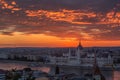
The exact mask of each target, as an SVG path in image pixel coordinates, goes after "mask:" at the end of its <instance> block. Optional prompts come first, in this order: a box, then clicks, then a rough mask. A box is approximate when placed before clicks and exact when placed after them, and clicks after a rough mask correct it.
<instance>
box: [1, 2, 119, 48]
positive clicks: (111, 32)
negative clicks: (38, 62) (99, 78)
mask: <svg viewBox="0 0 120 80" xmlns="http://www.w3.org/2000/svg"><path fill="white" fill-rule="evenodd" d="M79 41H82V44H83V46H86V47H87V46H89V47H90V46H120V0H0V47H16V46H17V47H69V46H70V47H74V46H76V45H77V44H78V42H79Z"/></svg>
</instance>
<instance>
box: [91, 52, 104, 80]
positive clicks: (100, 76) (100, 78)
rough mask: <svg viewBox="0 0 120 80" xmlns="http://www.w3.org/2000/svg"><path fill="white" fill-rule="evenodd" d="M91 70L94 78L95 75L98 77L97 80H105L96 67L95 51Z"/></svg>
mask: <svg viewBox="0 0 120 80" xmlns="http://www.w3.org/2000/svg"><path fill="white" fill-rule="evenodd" d="M93 70H94V72H93V75H94V76H95V75H99V80H105V77H104V76H103V75H102V73H101V71H100V68H99V66H98V64H97V59H96V51H95V53H94V66H93ZM97 78H98V77H97ZM97 78H95V80H96V79H97Z"/></svg>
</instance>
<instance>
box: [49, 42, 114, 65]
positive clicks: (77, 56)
mask: <svg viewBox="0 0 120 80" xmlns="http://www.w3.org/2000/svg"><path fill="white" fill-rule="evenodd" d="M94 54H98V53H97V52H95V51H93V52H89V51H85V50H84V48H83V46H82V45H81V43H79V45H78V46H77V47H76V48H75V49H69V50H68V52H67V53H63V55H61V56H49V59H50V61H51V62H50V63H51V64H59V65H73V66H93V62H94ZM97 62H98V65H99V66H107V65H112V64H113V58H112V56H111V55H110V54H107V55H106V54H105V55H101V56H97Z"/></svg>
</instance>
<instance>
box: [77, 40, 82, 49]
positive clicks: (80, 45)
mask: <svg viewBox="0 0 120 80" xmlns="http://www.w3.org/2000/svg"><path fill="white" fill-rule="evenodd" d="M77 48H78V49H83V47H82V43H81V40H80V41H79V45H78V47H77Z"/></svg>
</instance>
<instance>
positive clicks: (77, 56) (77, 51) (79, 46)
mask: <svg viewBox="0 0 120 80" xmlns="http://www.w3.org/2000/svg"><path fill="white" fill-rule="evenodd" d="M82 49H83V47H82V44H81V41H80V42H79V44H78V46H77V49H76V58H77V61H78V63H79V64H80V63H81V53H82Z"/></svg>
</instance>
